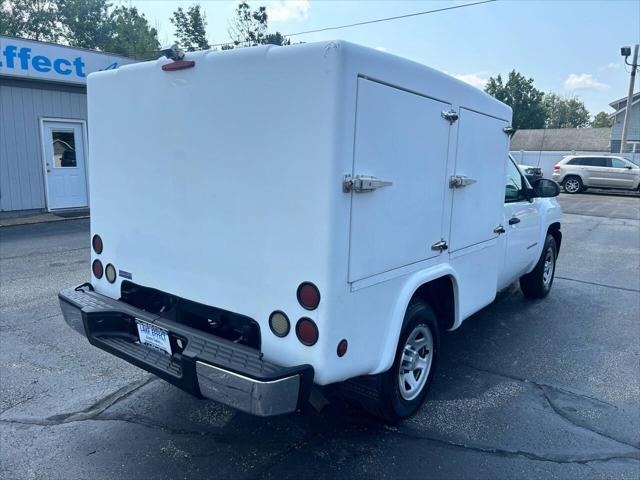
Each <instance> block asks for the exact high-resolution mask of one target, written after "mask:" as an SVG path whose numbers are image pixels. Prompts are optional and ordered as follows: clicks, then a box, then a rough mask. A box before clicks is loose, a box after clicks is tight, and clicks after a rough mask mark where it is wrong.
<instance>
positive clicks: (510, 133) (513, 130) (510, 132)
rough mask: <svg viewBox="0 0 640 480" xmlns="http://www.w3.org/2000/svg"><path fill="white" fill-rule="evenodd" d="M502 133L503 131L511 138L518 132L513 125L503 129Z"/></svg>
mask: <svg viewBox="0 0 640 480" xmlns="http://www.w3.org/2000/svg"><path fill="white" fill-rule="evenodd" d="M502 131H503V132H504V133H506V134H507V135H509V136H511V135H513V134H514V132H515V131H516V129H515V128H513V127H512V126H511V125H509V126H508V127H504V128H503V129H502Z"/></svg>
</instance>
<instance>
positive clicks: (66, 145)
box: [51, 129, 78, 168]
mask: <svg viewBox="0 0 640 480" xmlns="http://www.w3.org/2000/svg"><path fill="white" fill-rule="evenodd" d="M51 143H52V145H51V147H52V148H51V151H52V152H53V158H52V159H51V160H52V162H51V163H52V165H53V167H54V168H69V167H72V168H75V167H77V166H78V164H77V161H76V139H75V136H74V133H73V130H53V129H52V130H51Z"/></svg>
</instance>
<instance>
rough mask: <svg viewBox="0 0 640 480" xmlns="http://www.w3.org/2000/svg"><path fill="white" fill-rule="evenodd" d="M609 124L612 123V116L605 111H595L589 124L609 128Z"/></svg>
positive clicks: (594, 126) (593, 126)
mask: <svg viewBox="0 0 640 480" xmlns="http://www.w3.org/2000/svg"><path fill="white" fill-rule="evenodd" d="M611 125H613V118H610V117H609V114H608V113H607V112H599V113H596V114H595V115H594V117H593V120H591V123H590V124H589V126H590V127H592V128H611Z"/></svg>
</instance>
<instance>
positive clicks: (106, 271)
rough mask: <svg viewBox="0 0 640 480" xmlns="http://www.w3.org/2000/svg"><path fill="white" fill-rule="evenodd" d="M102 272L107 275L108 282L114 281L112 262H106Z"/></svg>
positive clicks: (114, 269) (114, 273) (114, 271)
mask: <svg viewBox="0 0 640 480" xmlns="http://www.w3.org/2000/svg"><path fill="white" fill-rule="evenodd" d="M104 274H105V276H106V277H107V281H108V282H109V283H114V282H115V281H116V267H114V266H113V265H112V264H110V263H109V264H108V265H107V267H106V268H105V269H104Z"/></svg>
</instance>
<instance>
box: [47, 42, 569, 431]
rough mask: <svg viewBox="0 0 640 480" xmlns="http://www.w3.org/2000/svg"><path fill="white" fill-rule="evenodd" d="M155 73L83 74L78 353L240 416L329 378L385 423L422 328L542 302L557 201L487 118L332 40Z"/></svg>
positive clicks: (501, 109)
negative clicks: (83, 279) (107, 359)
mask: <svg viewBox="0 0 640 480" xmlns="http://www.w3.org/2000/svg"><path fill="white" fill-rule="evenodd" d="M167 56H168V57H172V58H160V59H158V60H156V61H150V62H145V63H138V64H133V65H126V66H123V67H121V68H119V69H118V70H109V71H104V72H99V73H94V74H91V75H90V76H89V79H88V98H89V138H90V141H91V142H90V172H89V176H90V198H91V262H92V266H91V282H90V283H86V284H83V285H80V286H78V287H75V288H70V289H66V290H63V291H62V292H60V295H59V298H60V304H61V308H62V311H63V313H64V317H65V320H66V322H67V323H68V324H69V325H70V326H71V327H73V328H74V329H75V330H77V331H78V332H80V333H81V334H83V335H85V336H86V337H87V338H88V340H89V342H90V343H91V344H93V345H94V346H96V347H98V348H101V349H103V350H106V351H107V352H110V353H112V354H113V355H116V356H118V357H120V358H122V359H124V360H126V361H128V362H130V363H132V364H134V365H137V366H138V367H140V368H143V369H145V370H147V371H149V372H152V373H154V374H155V375H157V376H159V377H161V378H163V379H165V380H166V381H168V382H171V383H172V384H174V385H177V386H178V387H180V388H182V389H184V390H186V391H188V392H190V393H192V394H194V395H196V396H198V397H201V398H202V397H203V398H207V399H212V400H215V401H218V402H221V403H224V404H227V405H230V406H232V407H235V408H237V409H240V410H242V411H245V412H249V413H252V414H255V415H261V416H269V415H277V414H283V413H287V412H292V411H295V410H297V409H299V408H300V407H301V405H302V404H303V403H304V402H306V401H307V399H308V396H309V393H310V391H311V389H312V388H313V386H314V385H316V386H325V385H329V384H335V383H338V382H341V385H343V386H344V387H345V391H347V392H350V393H349V395H350V396H351V397H350V398H354V399H356V400H357V401H359V402H360V403H361V404H362V405H363V406H364V407H365V408H366V409H368V410H370V411H372V412H374V413H375V414H377V415H379V416H381V417H383V418H386V419H390V420H397V419H402V418H406V417H408V416H409V415H411V414H412V413H414V412H415V411H416V410H417V409H418V408H419V406H420V404H421V402H422V401H423V399H424V397H425V394H426V393H427V389H428V387H429V384H430V382H431V379H432V377H433V374H434V371H435V366H436V363H437V358H438V353H439V345H440V344H439V339H440V335H441V334H442V332H444V331H445V330H453V329H456V328H458V327H459V326H460V324H461V323H462V322H463V321H464V320H465V319H466V318H468V317H469V316H471V315H472V314H473V313H475V312H477V311H478V310H480V309H481V308H483V307H485V306H486V305H488V304H490V303H491V302H492V301H493V300H494V298H495V296H496V292H497V291H499V290H500V289H503V288H505V287H507V286H509V285H510V284H512V283H513V282H515V281H517V280H519V281H520V285H521V287H522V290H523V292H524V294H525V296H527V297H536V298H541V297H544V296H545V295H547V293H548V292H549V289H550V288H551V285H552V282H553V275H554V271H555V262H556V257H557V255H558V251H559V248H560V242H561V232H560V208H559V206H558V203H557V202H556V200H555V199H554V198H552V197H555V196H556V195H557V194H558V191H559V190H558V185H557V184H556V183H555V182H553V181H551V180H548V179H541V180H539V181H538V182H536V183H535V184H534V185H533V186H531V185H530V184H529V183H528V182H527V180H526V179H525V178H524V176H523V175H522V172H521V171H520V170H519V169H518V168H517V166H516V165H515V164H514V163H513V162H512V161H511V160H509V156H508V150H509V148H508V147H509V134H508V133H509V131H510V128H509V127H510V121H511V109H510V108H509V107H508V106H506V105H504V104H502V103H500V102H499V101H497V100H495V99H493V98H491V97H490V96H488V95H486V94H484V93H483V92H481V91H479V90H477V89H475V88H472V87H470V86H469V85H467V84H465V83H462V82H460V81H458V80H456V79H454V78H452V77H450V76H447V75H445V74H443V73H440V72H437V71H435V70H433V69H431V68H428V67H426V66H423V65H420V64H417V63H414V62H411V61H408V60H405V59H402V58H399V57H396V56H393V55H390V54H387V53H384V52H380V51H377V50H372V49H369V48H364V47H361V46H357V45H353V44H350V43H346V42H342V41H331V42H322V43H310V44H304V45H295V46H286V47H276V46H262V47H255V48H246V49H240V50H230V51H222V52H218V51H202V52H194V53H188V54H186V56H184V58H182V55H181V52H179V51H177V50H176V49H173V50H171V51H170V53H169V54H167Z"/></svg>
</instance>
